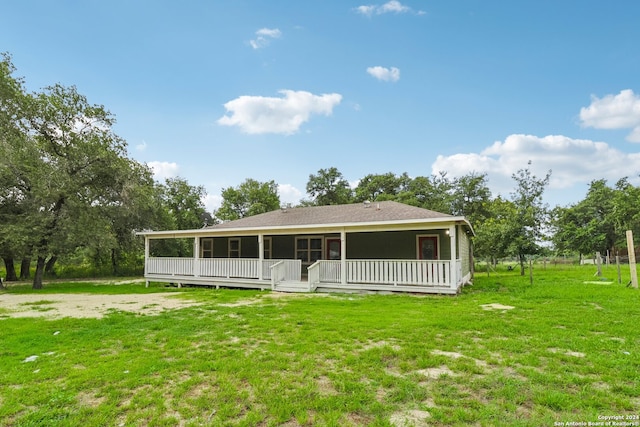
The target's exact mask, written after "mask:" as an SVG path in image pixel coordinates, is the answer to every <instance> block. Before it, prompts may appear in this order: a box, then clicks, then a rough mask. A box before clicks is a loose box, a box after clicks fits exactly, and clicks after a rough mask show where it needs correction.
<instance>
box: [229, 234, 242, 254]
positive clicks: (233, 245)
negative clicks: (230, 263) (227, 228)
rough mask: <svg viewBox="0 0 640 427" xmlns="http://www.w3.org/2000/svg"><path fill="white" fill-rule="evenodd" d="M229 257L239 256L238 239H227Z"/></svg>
mask: <svg viewBox="0 0 640 427" xmlns="http://www.w3.org/2000/svg"><path fill="white" fill-rule="evenodd" d="M229 258H240V239H229Z"/></svg>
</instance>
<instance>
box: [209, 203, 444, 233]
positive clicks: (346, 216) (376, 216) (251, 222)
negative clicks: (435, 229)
mask: <svg viewBox="0 0 640 427" xmlns="http://www.w3.org/2000/svg"><path fill="white" fill-rule="evenodd" d="M366 206H367V205H365V204H363V203H354V204H349V205H329V206H310V207H298V208H287V209H279V210H277V211H271V212H266V213H263V214H259V215H254V216H250V217H245V218H241V219H238V220H235V221H229V222H225V223H222V224H216V225H212V226H210V227H206V228H208V229H225V228H254V227H287V226H307V225H321V224H327V225H328V224H358V223H370V222H387V221H404V220H420V219H436V218H440V219H442V220H445V221H446V220H450V219H452V218H454V217H453V216H452V215H447V214H443V213H440V212H435V211H430V210H428V209H423V208H418V207H415V206H410V205H405V204H404V203H398V202H393V201H385V202H375V203H371V204H369V205H368V207H366Z"/></svg>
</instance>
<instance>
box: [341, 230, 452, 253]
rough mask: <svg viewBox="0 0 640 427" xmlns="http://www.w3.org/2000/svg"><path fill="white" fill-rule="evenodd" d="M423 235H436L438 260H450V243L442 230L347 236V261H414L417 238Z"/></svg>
mask: <svg viewBox="0 0 640 427" xmlns="http://www.w3.org/2000/svg"><path fill="white" fill-rule="evenodd" d="M425 234H428V235H434V234H435V235H438V236H439V240H440V254H439V257H440V259H445V260H448V259H451V243H450V240H449V236H448V235H447V234H446V233H445V231H444V230H433V231H385V232H378V233H353V234H347V259H416V258H417V254H416V247H417V236H418V235H425Z"/></svg>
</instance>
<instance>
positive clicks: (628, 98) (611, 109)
mask: <svg viewBox="0 0 640 427" xmlns="http://www.w3.org/2000/svg"><path fill="white" fill-rule="evenodd" d="M580 121H581V122H582V123H581V124H582V126H585V127H592V128H596V129H632V131H631V133H630V134H629V135H628V136H627V141H630V142H640V95H636V94H634V93H633V90H631V89H625V90H622V91H620V93H619V94H617V95H606V96H605V97H603V98H598V97H596V96H592V97H591V105H589V106H588V107H583V108H581V109H580Z"/></svg>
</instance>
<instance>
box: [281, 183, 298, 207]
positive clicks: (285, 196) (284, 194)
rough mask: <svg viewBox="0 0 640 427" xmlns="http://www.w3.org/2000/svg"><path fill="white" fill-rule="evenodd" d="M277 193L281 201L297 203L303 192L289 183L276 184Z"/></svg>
mask: <svg viewBox="0 0 640 427" xmlns="http://www.w3.org/2000/svg"><path fill="white" fill-rule="evenodd" d="M278 194H279V195H280V201H281V202H282V203H285V204H286V203H291V204H292V205H295V204H297V203H298V202H299V201H300V199H302V196H303V193H302V191H300V190H298V189H297V188H296V187H294V186H293V185H291V184H278Z"/></svg>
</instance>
